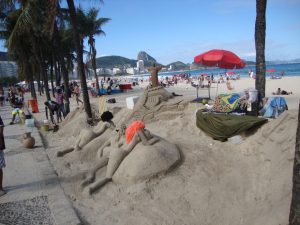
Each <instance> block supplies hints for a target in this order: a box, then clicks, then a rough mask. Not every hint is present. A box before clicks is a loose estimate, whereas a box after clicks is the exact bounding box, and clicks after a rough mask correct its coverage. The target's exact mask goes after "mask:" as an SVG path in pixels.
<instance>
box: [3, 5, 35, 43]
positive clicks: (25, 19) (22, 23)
mask: <svg viewBox="0 0 300 225" xmlns="http://www.w3.org/2000/svg"><path fill="white" fill-rule="evenodd" d="M30 12H31V8H30V7H29V6H28V5H27V6H26V7H24V9H23V10H22V12H21V14H20V16H19V18H18V20H17V22H16V24H15V26H14V29H13V31H12V32H11V34H10V36H9V38H8V47H9V48H10V47H11V46H12V44H13V42H14V41H15V40H16V39H17V38H18V37H19V36H20V35H21V34H23V33H24V32H26V31H28V30H29V29H30V25H31V20H32V18H31V15H30Z"/></svg>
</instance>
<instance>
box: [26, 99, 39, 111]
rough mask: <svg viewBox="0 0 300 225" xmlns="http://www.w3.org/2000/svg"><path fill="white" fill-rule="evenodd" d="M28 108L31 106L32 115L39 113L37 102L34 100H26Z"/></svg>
mask: <svg viewBox="0 0 300 225" xmlns="http://www.w3.org/2000/svg"><path fill="white" fill-rule="evenodd" d="M28 106H31V109H32V113H38V112H39V107H38V101H37V100H36V99H30V100H28Z"/></svg>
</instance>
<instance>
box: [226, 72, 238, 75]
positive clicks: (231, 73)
mask: <svg viewBox="0 0 300 225" xmlns="http://www.w3.org/2000/svg"><path fill="white" fill-rule="evenodd" d="M227 74H228V75H230V76H231V75H233V74H236V73H235V72H234V71H230V72H227Z"/></svg>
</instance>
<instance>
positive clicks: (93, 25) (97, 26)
mask: <svg viewBox="0 0 300 225" xmlns="http://www.w3.org/2000/svg"><path fill="white" fill-rule="evenodd" d="M98 13H99V10H98V9H95V8H92V9H90V10H89V12H88V13H87V15H86V31H87V33H86V35H87V37H88V44H89V46H90V49H89V55H90V56H91V63H92V67H93V70H94V74H95V78H96V90H97V93H99V89H100V87H99V80H98V76H97V72H96V55H97V51H96V48H95V38H94V36H95V35H105V32H104V31H103V30H102V29H101V27H102V26H103V25H104V24H105V23H107V22H108V21H109V20H110V19H109V18H99V19H97V15H98Z"/></svg>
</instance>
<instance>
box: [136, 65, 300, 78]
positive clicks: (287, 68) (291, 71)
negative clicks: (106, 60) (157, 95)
mask: <svg viewBox="0 0 300 225" xmlns="http://www.w3.org/2000/svg"><path fill="white" fill-rule="evenodd" d="M266 69H267V70H270V69H275V72H273V73H268V72H266V76H267V77H270V76H280V75H281V73H282V72H284V76H287V77H294V76H300V63H286V64H273V65H267V66H266ZM249 70H252V71H253V72H254V74H255V66H254V65H253V66H246V67H245V68H243V69H232V70H228V69H220V68H209V67H207V68H206V69H198V70H186V71H173V72H160V73H159V74H158V76H159V77H165V76H168V77H170V76H173V75H177V74H190V75H191V76H199V75H201V74H208V75H211V74H212V73H213V74H214V75H218V74H225V72H231V71H234V72H235V73H236V74H239V75H240V76H241V77H248V72H249ZM143 76H144V77H147V76H150V74H149V73H147V74H143V75H134V77H136V78H140V77H143Z"/></svg>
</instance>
